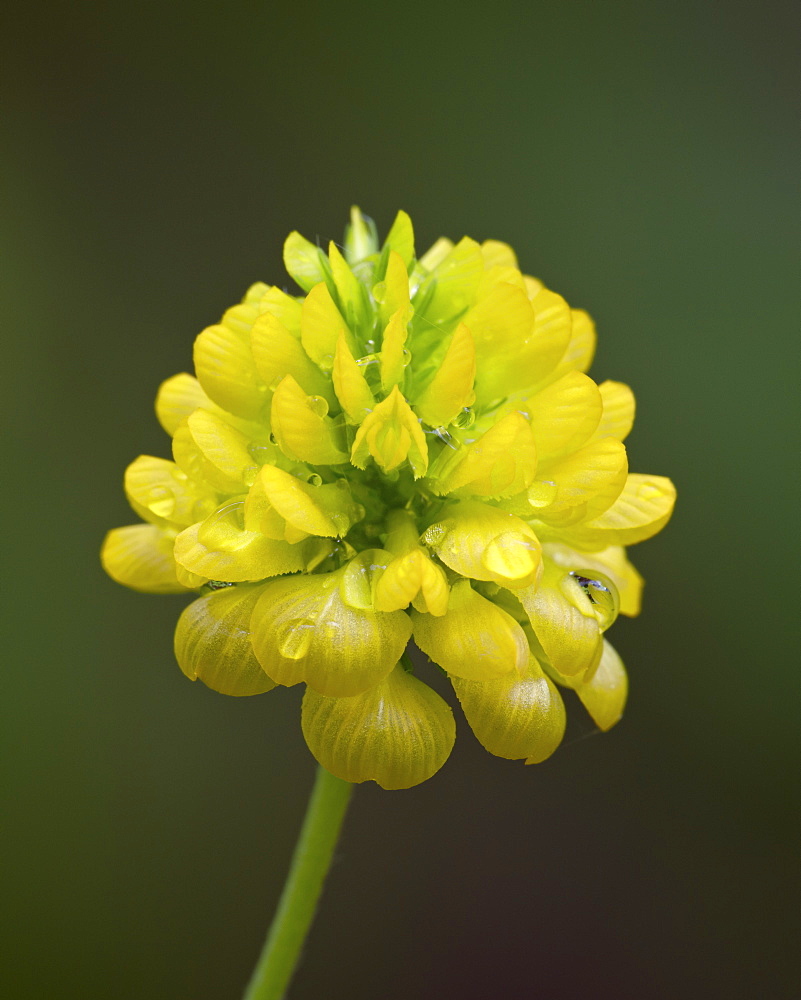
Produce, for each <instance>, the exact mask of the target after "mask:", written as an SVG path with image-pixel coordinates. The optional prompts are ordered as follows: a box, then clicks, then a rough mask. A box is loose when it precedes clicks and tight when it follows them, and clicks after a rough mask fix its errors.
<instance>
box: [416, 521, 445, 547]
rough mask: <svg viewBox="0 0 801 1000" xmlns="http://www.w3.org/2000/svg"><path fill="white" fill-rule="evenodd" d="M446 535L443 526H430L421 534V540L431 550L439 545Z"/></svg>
mask: <svg viewBox="0 0 801 1000" xmlns="http://www.w3.org/2000/svg"><path fill="white" fill-rule="evenodd" d="M447 534H448V529H447V528H446V527H445V525H444V524H432V525H431V527H430V528H427V529H426V530H425V531H424V532H423V535H422V540H423V542H425V544H426V545H430V546H431V547H432V548H433V547H435V546H437V545H440V544H441V543H442V541H443V539H444V538H445V536H446V535H447Z"/></svg>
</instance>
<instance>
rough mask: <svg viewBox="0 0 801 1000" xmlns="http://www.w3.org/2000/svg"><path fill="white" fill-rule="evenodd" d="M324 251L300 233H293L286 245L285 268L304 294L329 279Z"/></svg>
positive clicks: (288, 237)
mask: <svg viewBox="0 0 801 1000" xmlns="http://www.w3.org/2000/svg"><path fill="white" fill-rule="evenodd" d="M327 263H328V261H326V259H325V254H324V253H323V251H322V250H321V249H320V248H319V247H316V246H315V245H314V244H313V243H310V242H309V241H308V240H307V239H305V237H303V236H301V235H300V233H298V232H292V233H290V234H289V236H287V238H286V242H285V243H284V267H285V268H286V269H287V273H288V274H290V275H291V276H292V277H293V278H294V279H295V281H296V282H297V283H298V285H300V287H301V288H302V289H303V291H304V292H308V291H310V290H311V289H312V288H313V287H314V285H316V284H317V283H318V282H320V281H325V279H326V277H327V270H326V264H327Z"/></svg>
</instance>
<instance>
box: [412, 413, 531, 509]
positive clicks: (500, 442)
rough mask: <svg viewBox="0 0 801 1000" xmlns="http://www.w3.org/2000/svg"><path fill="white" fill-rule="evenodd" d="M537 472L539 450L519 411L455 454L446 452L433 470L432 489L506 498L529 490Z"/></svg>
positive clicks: (508, 415)
mask: <svg viewBox="0 0 801 1000" xmlns="http://www.w3.org/2000/svg"><path fill="white" fill-rule="evenodd" d="M536 471H537V449H536V447H535V445H534V438H533V437H532V434H531V428H530V427H529V425H528V421H527V420H526V418H525V417H524V416H523V415H522V414H521V413H518V412H517V411H513V412H512V413H508V414H507V415H506V416H505V417H502V418H501V419H500V420H499V421H498V422H497V423H496V424H495V425H494V426H493V427H490V429H489V430H488V431H487V432H486V433H485V434H483V435H482V436H481V437H480V438H478V440H476V441H473V442H472V443H471V444H469V445H465V446H463V447H461V448H460V449H458V450H456V451H451V450H449V449H447V448H446V449H443V451H442V452H441V453H440V458H439V459H438V460H437V462H436V463H435V464H434V465H433V466H432V468H431V473H430V476H431V482H432V489H433V490H434V492H435V493H439V494H440V495H445V494H448V493H453V492H454V491H455V490H465V491H469V492H470V493H471V494H472V495H474V496H481V497H506V496H513V495H514V494H516V493H519V492H520V491H521V490H524V489H526V487H528V486H529V485H530V484H531V483H532V481H533V480H534V475H535V473H536Z"/></svg>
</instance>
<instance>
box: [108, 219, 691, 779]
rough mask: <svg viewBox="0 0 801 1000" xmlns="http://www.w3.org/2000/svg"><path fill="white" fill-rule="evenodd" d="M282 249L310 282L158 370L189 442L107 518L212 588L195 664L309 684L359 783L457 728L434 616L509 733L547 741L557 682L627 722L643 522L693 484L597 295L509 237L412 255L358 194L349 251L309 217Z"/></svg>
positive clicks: (128, 478)
mask: <svg viewBox="0 0 801 1000" xmlns="http://www.w3.org/2000/svg"><path fill="white" fill-rule="evenodd" d="M284 261H285V264H286V269H287V271H288V272H289V274H290V275H291V276H292V278H293V279H294V280H295V281H296V282H297V284H298V285H299V286H300V288H301V289H302V290H303V292H304V295H302V296H295V295H292V294H288V293H287V292H285V291H282V290H281V289H280V288H278V287H270V286H267V285H265V284H255V285H253V286H252V287H251V288H250V289H249V290H248V292H247V294H246V295H245V297H244V299H243V301H242V302H241V303H240V304H239V305H236V306H233V307H232V308H231V309H229V310H228V311H227V312H226V313H225V314H224V315H223V317H222V319H221V321H220V322H219V323H218V324H217V325H214V326H210V327H208V328H207V329H205V330H204V331H203V332H202V333H201V334H200V335H199V336H198V338H197V340H196V341H195V348H194V365H195V376H192V375H189V374H180V375H176V376H174V377H173V378H171V379H168V380H167V381H166V382H165V383H164V384H163V385H162V386H161V388H160V389H159V392H158V397H157V400H156V413H157V416H158V419H159V421H160V422H161V424H162V426H163V427H164V429H165V430H166V431H167V432H168V433H169V434H170V435H171V436H172V452H173V461H168V460H166V459H163V458H155V457H151V456H140V457H139V458H137V459H136V461H135V462H133V463H132V464H131V465H130V466H129V467H128V469H127V471H126V473H125V491H126V495H127V497H128V499H129V501H130V503H131V506H132V507H133V509H134V511H135V512H136V513H137V514H138V515H139V516H140V517H141V518H142V519H143V522H144V523H142V524H137V525H132V526H129V527H124V528H117V529H115V530H113V531H111V532H109V534H108V535H107V537H106V539H105V542H104V545H103V551H102V560H103V565H104V567H105V569H106V570H107V572H108V573H109V574H110V575H111V576H112V577H113V578H114V579H115V580H117V581H118V582H120V583H122V584H125V585H126V586H129V587H132V588H134V589H136V590H142V591H149V592H153V593H174V592H178V593H182V592H191V591H197V592H199V593H200V595H201V596H199V597H198V598H197V599H196V600H194V601H193V603H191V604H190V605H189V606H188V607H187V608H186V609H185V610H184V612H183V614H182V615H181V617H180V619H179V622H178V626H177V629H176V633H175V653H176V657H177V659H178V663H179V664H180V666H181V669H182V670H183V672H184V673H185V674H186V676H187V677H189V678H190V679H191V680H195V679H197V678H200V679H201V680H202V681H203V682H204V683H205V684H207V685H208V686H209V687H211V688H213V689H214V690H216V691H219V692H222V693H223V694H230V695H254V694H261V693H264V692H266V691H269V690H271V689H272V688H275V687H276V686H277V685H285V686H291V685H295V684H305V686H306V690H305V694H304V697H303V707H302V719H301V724H302V728H303V733H304V736H305V738H306V741H307V743H308V745H309V748H310V749H311V752H312V753H313V755H314V756H315V758H316V759H317V760H318V762H319V763H321V764H322V765H323V766H324V767H325V768H326V769H328V770H329V771H330V772H332V773H333V774H334V775H337V776H338V777H340V778H343V779H345V780H347V781H349V782H360V781H365V780H368V779H372V780H375V781H376V782H378V783H379V784H380V785H381V786H383V787H384V788H406V787H409V786H411V785H414V784H417V783H419V782H421V781H424V780H426V779H427V778H429V777H431V775H433V774H434V773H435V772H436V771H437V770H438V769H439V768H440V767H441V766H442V765H443V763H444V762H445V760H446V759H447V757H448V755H449V753H450V751H451V747H452V745H453V742H454V735H455V724H454V719H453V714H452V712H451V709H450V708H449V707H448V705H447V704H446V702H445V701H444V700H443V699H442V698H441V697H440V696H439V694H437V693H436V692H435V691H434V690H432V688H431V687H429V686H428V685H427V684H426V683H425V682H424V681H423V680H421V679H420V678H419V677H417V676H416V675H415V673H414V670H413V668H412V666H411V661H410V660H409V658H408V657H407V656H406V655H405V651H406V649H407V645H408V644H409V642H410V640H412V639H413V641H414V643H415V644H416V645H417V646H418V647H419V649H420V650H422V651H423V653H425V654H426V655H427V656H428V657H429V658H430V659H431V660H432V661H434V663H436V664H438V665H439V667H440V668H441V669H442V670H443V671H444V672H445V673H446V674H447V676H448V677H449V678H450V681H451V683H452V685H453V688H454V691H455V693H456V696H457V698H458V700H459V702H460V703H461V707H462V709H463V711H464V715H465V717H466V719H467V722H468V724H469V725H470V727H471V729H472V730H473V732H474V733H475V735H476V736H477V738H478V739H479V740H480V741H481V743H482V744H483V745H484V746H485V747H486V749H487V750H488V751H489V752H490V753H493V754H496V755H498V756H500V757H505V758H509V759H512V760H524V761H525V762H526V763H528V764H531V763H537V762H540V761H542V760H544V759H545V758H547V757H548V756H550V754H551V753H553V751H554V750H555V749H556V747H557V746H558V745H559V743H560V741H561V739H562V735H563V733H564V728H565V709H564V704H563V701H562V698H561V696H560V694H559V689H558V688H559V687H560V686H561V687H567V688H572V689H573V690H575V691H576V693H577V694H578V697H579V698H580V700H581V701H582V702H583V704H584V706H585V708H586V709H587V711H588V712H589V714H590V716H591V717H592V718H593V720H594V721H595V723H596V724H597V726H598V727H599V728H600V729H602V730H607V729H609V728H610V727H611V726H613V725H614V723H615V722H616V721H617V720H618V719H619V718H620V716H621V713H622V711H623V707H624V703H625V700H626V693H627V678H626V672H625V669H624V667H623V664H622V662H621V660H620V657H619V656H618V655H617V653H616V652H615V651H614V649H613V648H612V646H611V645H610V644H609V642H608V641H607V640H606V639H605V637H604V633H605V632H606V630H607V629H608V628H609V626H610V625H611V624H612V623H613V622H614V620H615V618H616V617H617V615H618V612H622V613H623V614H626V615H636V614H637V613H638V611H639V607H640V594H641V589H642V579H641V577H640V576H639V574H638V573H637V571H636V570H635V569H634V567H633V566H632V565H631V563H630V562H629V561H628V559H627V557H626V551H625V547H626V546H628V545H632V544H634V543H636V542H640V541H643V540H644V539H646V538H649V537H650V536H651V535H654V534H655V533H656V532H658V531H659V530H660V529H661V528H662V527H663V526H664V525H665V524H666V523H667V521H668V519H669V517H670V514H671V511H672V508H673V503H674V499H675V491H674V489H673V486H672V484H671V482H670V481H669V480H668V479H665V478H663V477H660V476H644V475H638V474H632V473H629V471H628V463H627V459H626V449H625V446H624V444H623V440H624V439H625V437H626V435H627V434H628V432H629V430H630V429H631V425H632V422H633V418H634V397H633V395H632V392H631V390H630V389H629V388H628V387H627V386H625V385H623V384H621V383H619V382H610V381H607V382H603V383H602V384H601V385H596V383H595V382H594V381H593V380H592V379H591V378H590V377H589V376H588V375H586V374H585V372H586V370H587V369H588V368H589V366H590V362H591V360H592V356H593V352H594V347H595V332H594V328H593V324H592V321H591V320H590V318H589V316H588V315H587V314H586V313H585V312H582V311H579V310H575V309H571V308H570V307H569V306H568V304H567V302H565V300H564V299H563V298H562V297H561V296H560V295H557V294H556V293H555V292H552V291H550V290H549V289H548V288H546V287H545V286H544V285H543V284H542V283H541V282H540V281H538V280H536V279H534V278H531V277H529V276H527V275H524V274H522V273H521V271H520V270H519V269H518V265H517V261H516V258H515V255H514V253H513V251H512V250H511V249H510V247H508V246H506V245H505V244H503V243H500V242H497V241H494V240H488V241H486V242H484V243H482V244H479V243H477V242H475V241H474V240H472V239H469V238H467V237H465V238H464V239H462V240H461V241H460V242H458V243H456V244H455V245H454V244H453V243H452V242H450V241H449V240H446V239H440V240H438V241H437V242H436V243H435V244H434V246H432V247H431V249H430V250H428V251H427V252H426V253H425V254H423V256H422V257H420V258H419V259H417V258H416V256H415V249H414V236H413V230H412V223H411V221H410V219H409V217H408V216H407V215H406V214H405V213H404V212H400V213H399V214H398V216H397V218H396V219H395V222H394V224H393V225H392V228H391V229H390V232H389V234H388V236H387V238H386V240H385V241H384V243H383V245H382V246H379V241H378V238H377V235H376V230H375V226H374V224H373V223H372V221H371V220H370V219H368V218H366V217H365V216H363V215H362V214H361V213H360V212H359V210H358V209H353V210H352V213H351V222H350V225H349V226H348V227H347V230H346V235H345V242H344V247H343V249H342V250H340V248H339V247H337V246H336V245H335V244H334V243H331V244H330V246H329V250H328V254H327V255H326V254H325V253H324V252H323V251H322V250H321V249H320V248H318V247H317V246H315V245H313V244H312V243H310V242H309V241H307V240H305V239H304V238H303V237H302V236H300V235H299V234H298V233H292V234H291V235H290V236H289V238H288V239H287V241H286V244H285V247H284Z"/></svg>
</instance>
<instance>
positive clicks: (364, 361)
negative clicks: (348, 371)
mask: <svg viewBox="0 0 801 1000" xmlns="http://www.w3.org/2000/svg"><path fill="white" fill-rule="evenodd" d="M379 361H380V358H379V356H378V355H377V354H365V356H364V357H363V358H359V359H358V360H357V361H356V364H357V365H359V366H360V367H361V368H367V367H369V366H370V365H377V364H378V362H379Z"/></svg>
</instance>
